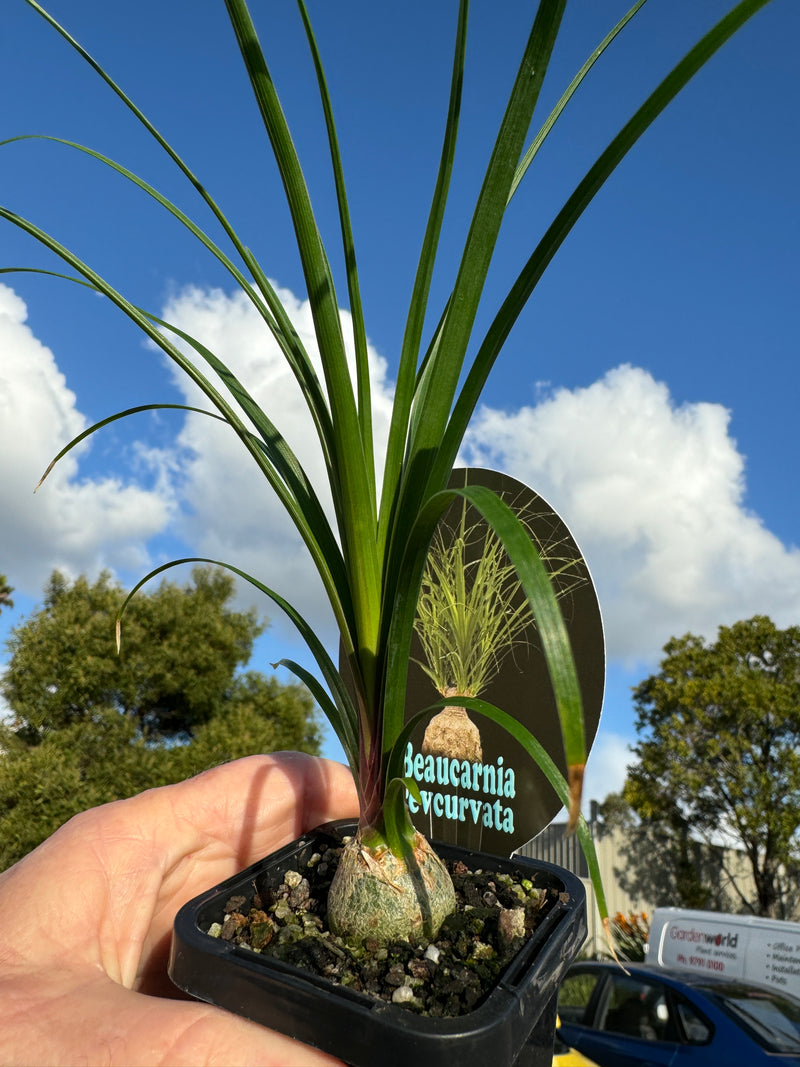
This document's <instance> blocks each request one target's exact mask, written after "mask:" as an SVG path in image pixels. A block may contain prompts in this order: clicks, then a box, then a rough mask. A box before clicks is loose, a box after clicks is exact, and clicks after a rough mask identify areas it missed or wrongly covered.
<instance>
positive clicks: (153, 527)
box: [0, 286, 800, 664]
mask: <svg viewBox="0 0 800 1067" xmlns="http://www.w3.org/2000/svg"><path fill="white" fill-rule="evenodd" d="M280 296H281V299H282V300H283V301H284V304H285V306H286V307H287V310H288V311H289V313H290V315H291V316H292V318H293V320H294V322H295V324H296V327H297V331H298V334H299V336H300V338H301V340H302V341H303V342H304V344H305V345H306V347H307V349H308V351H309V352H310V353H311V354H312V358H314V359H315V360H317V361H318V355H317V353H316V348H315V343H314V339H313V326H312V322H311V315H310V310H309V308H308V304H307V302H305V301H301V300H298V299H297V298H296V297H294V296H293V295H292V294H291V293H289V292H288V291H285V290H282V291H280ZM164 316H165V318H166V319H167V320H168V321H172V322H174V323H175V324H176V325H178V326H179V327H180V328H182V329H184V330H186V331H188V332H189V333H191V334H193V335H196V336H197V337H199V338H201V339H202V341H203V342H204V343H205V344H206V345H208V346H209V347H210V348H212V349H213V350H214V351H215V352H216V353H217V354H218V355H219V356H220V358H221V359H223V361H225V362H227V363H228V364H229V365H230V366H231V368H232V370H233V371H234V372H235V373H236V374H237V375H238V376H239V377H240V378H241V379H242V380H243V381H244V382H245V383H246V384H247V385H248V387H249V389H250V391H251V392H252V394H253V395H254V397H255V399H256V400H257V401H258V402H259V403H260V404H262V405H263V406H264V408H265V409H266V410H267V411H268V412H269V414H270V415H271V416H272V417H273V418H274V421H275V423H276V424H277V426H278V428H279V430H280V431H281V432H282V433H283V434H284V436H285V437H286V439H287V440H288V442H289V443H290V445H291V446H292V448H293V449H294V450H295V451H296V453H297V455H298V457H299V459H300V461H301V463H302V464H303V466H304V467H305V469H306V470H307V472H308V473H309V475H310V477H311V479H312V480H313V481H314V483H315V484H316V485H317V486H321V485H324V480H325V479H324V467H323V463H322V458H321V455H320V451H319V447H318V444H317V442H316V437H315V433H314V430H313V426H312V425H311V422H310V418H309V416H308V413H307V411H306V410H305V408H304V405H303V402H302V398H301V396H300V392H299V389H298V387H297V384H296V382H295V381H294V378H293V376H292V374H291V372H290V370H289V369H288V367H287V365H286V362H285V360H284V358H283V356H282V354H281V353H280V350H279V349H278V347H277V345H276V344H275V343H274V341H272V339H271V337H270V335H269V334H268V332H267V331H266V330H265V328H264V325H263V323H262V322H261V320H260V319H259V318H258V317H257V315H256V314H255V312H254V311H253V310H252V308H251V307H250V306H249V305H248V303H247V302H246V300H245V299H244V297H243V296H242V295H241V294H235V295H232V296H230V295H226V294H224V293H222V292H220V291H202V290H198V289H187V290H185V291H183V292H181V293H179V294H178V295H176V296H175V297H174V298H173V299H172V300H171V301H170V302H169V304H168V306H167V307H166V309H165V312H164ZM25 319H26V309H25V305H24V303H23V301H22V300H21V299H20V298H19V297H18V296H16V295H15V294H14V293H13V291H12V290H11V289H9V288H7V287H5V286H0V345H1V346H2V348H1V349H0V350H2V354H3V358H2V362H0V447H2V454H3V456H4V457H14V458H13V461H10V460H6V461H5V462H4V464H3V473H2V490H3V496H2V499H3V518H2V527H3V536H2V547H3V556H2V567H3V570H4V572H5V573H7V574H8V576H9V579H10V580H11V582H12V584H13V585H14V586H16V587H17V589H18V591H23V590H25V591H27V592H28V593H31V592H33V593H35V592H37V591H38V590H39V589H40V588H41V586H42V584H43V582H44V581H45V579H46V577H47V575H48V574H49V572H50V570H51V569H52V568H53V567H54V566H60V567H62V568H64V569H66V570H68V571H69V572H72V573H77V572H80V571H86V572H88V573H90V574H92V573H96V571H97V570H98V569H99V568H100V567H101V566H109V567H111V568H112V569H114V568H117V569H122V568H124V569H135V570H137V571H140V572H141V571H143V570H144V569H145V568H146V567H147V565H148V562H149V561H148V558H147V555H148V547H149V548H151V549H152V538H153V537H154V536H156V535H157V534H159V533H163V532H164V531H166V530H169V531H170V532H172V533H177V534H179V535H180V537H181V538H182V540H183V541H184V542H185V544H186V546H187V552H188V553H190V554H197V555H206V556H210V557H212V558H218V559H222V560H225V561H227V562H230V563H233V564H235V565H237V566H239V567H241V568H242V569H243V570H246V571H250V572H251V573H252V574H254V575H255V576H256V577H258V578H260V579H261V580H262V581H264V582H265V583H266V584H268V585H272V586H274V587H275V588H276V589H277V590H278V592H280V593H283V594H285V595H286V596H287V599H289V600H290V601H291V602H292V603H293V604H295V606H296V607H297V608H298V609H299V610H300V611H301V612H302V613H303V614H304V615H306V616H307V617H308V619H309V621H310V622H311V623H312V624H313V625H315V626H317V627H323V628H324V630H323V633H324V637H325V639H326V640H329V639H330V638H331V637H332V635H333V631H332V629H331V628H329V627H330V619H329V617H328V614H327V610H326V608H325V601H324V596H323V594H322V591H321V588H320V586H319V581H318V579H317V578H316V576H315V575H314V573H313V571H312V568H311V566H310V564H309V560H308V557H307V553H306V551H305V549H304V548H303V546H302V545H301V544H300V543H299V541H298V539H297V536H296V535H295V533H294V530H293V529H292V527H291V524H290V522H289V520H288V519H287V517H286V515H285V513H284V511H283V508H282V507H281V505H280V503H279V502H278V500H277V498H276V497H275V494H274V493H273V492H272V491H271V490H270V489H269V487H268V486H267V484H266V481H265V479H264V477H263V475H261V474H260V472H259V471H258V470H257V469H256V467H255V464H254V463H253V462H252V461H249V460H248V459H247V456H246V455H245V454H244V452H243V449H242V446H241V443H240V442H239V441H238V440H237V439H236V438H235V436H234V435H233V433H232V432H231V431H230V430H229V429H228V428H227V427H225V426H224V425H222V424H221V423H216V422H214V421H213V420H210V419H208V418H204V417H203V416H200V415H191V416H189V417H187V418H186V420H185V422H184V424H183V426H182V429H181V430H180V433H179V437H178V439H177V441H176V442H175V447H174V449H172V450H160V451H153V450H149V449H147V448H146V447H145V446H144V445H141V444H140V445H139V446H138V455H139V457H140V459H141V462H142V463H143V464H144V465H145V466H146V467H147V471H148V486H149V484H150V483H151V482H152V474H153V470H154V469H156V470H157V471H158V478H157V480H156V484H155V486H154V487H152V488H150V487H145V486H144V485H138V484H136V481H135V477H136V472H130V471H129V472H128V473H127V474H126V475H125V478H124V479H123V477H122V475H119V474H115V476H114V477H102V478H93V477H83V478H79V466H78V459H77V457H76V456H75V455H74V454H71V455H70V456H68V457H67V458H66V459H65V460H64V461H63V462H62V463H61V464H59V466H58V467H57V468H56V470H55V471H54V473H53V475H52V476H51V478H50V479H48V482H47V483H46V485H45V486H44V487H43V489H42V490H41V491H40V493H39V494H38V495H37V496H36V497H34V496H33V494H32V491H31V490H32V487H33V485H34V484H35V483H36V481H37V479H38V477H39V475H40V473H41V470H42V468H43V466H44V465H45V463H46V462H47V460H48V459H49V458H50V457H51V456H52V455H54V454H55V452H56V451H57V450H58V448H59V447H60V446H61V445H62V444H63V443H64V442H65V441H67V440H69V439H70V437H72V436H73V435H74V434H76V433H78V432H80V430H81V429H82V428H83V427H84V425H85V420H84V418H83V416H82V415H81V414H80V412H79V411H78V410H77V408H76V401H75V396H74V394H73V393H72V392H71V391H70V390H69V389H68V388H67V385H66V382H65V379H64V376H63V374H62V373H61V371H60V370H59V369H58V367H57V365H56V362H55V359H54V357H53V354H52V353H51V352H50V351H49V350H48V349H47V348H45V347H44V346H43V345H42V344H41V343H40V342H39V341H38V340H37V339H36V337H35V336H34V334H33V332H32V331H31V329H30V328H29V327H28V326H27V325H26V324H25ZM343 325H344V330H345V335H346V336H349V333H350V326H349V319H348V316H347V315H346V314H344V313H343ZM370 357H371V362H372V370H373V389H374V395H373V401H374V405H375V410H376V419H375V422H376V438H377V440H378V441H379V442H380V441H383V440H384V439H385V435H386V432H387V428H388V423H389V415H390V410H391V397H392V385H391V382H390V381H389V380H388V378H387V369H386V363H385V361H384V360H383V359H382V358H380V357H379V356H378V355H377V354H376V353H375V352H374V351H373V350H370ZM174 380H175V382H176V384H177V385H178V387H179V388H180V389H181V390H182V392H183V394H184V396H185V397H186V399H187V401H188V402H190V403H196V402H197V400H198V397H197V395H196V392H195V390H194V387H192V386H191V384H190V383H189V381H188V379H186V377H185V376H184V375H183V374H182V373H181V372H179V371H177V370H175V372H174ZM20 442H23V444H22V445H20ZM380 451H381V449H380V447H379V452H380ZM464 458H465V459H466V461H468V462H470V463H474V464H483V465H487V466H494V467H498V468H500V469H503V470H506V471H508V472H509V473H510V474H513V475H515V476H516V477H518V478H520V479H521V480H522V481H524V482H526V483H528V484H529V485H531V486H533V487H534V488H535V489H537V490H538V491H539V492H541V493H542V495H543V496H544V497H545V498H546V499H547V500H549V502H550V503H551V504H552V505H553V507H555V508H556V509H557V510H558V511H559V513H560V514H561V515H562V516H563V517H564V519H565V520H566V521H567V523H568V524H569V525H570V527H571V528H572V530H573V532H574V533H575V535H576V537H577V539H578V541H579V543H580V544H581V545H582V548H583V550H584V552H585V554H586V557H587V559H588V561H589V564H590V567H591V568H592V572H593V574H594V577H595V581H596V584H597V587H598V593H599V596H600V601H601V604H602V607H603V613H604V618H605V624H606V631H607V637H608V648H609V658H610V659H611V660H615V661H617V662H628V663H632V662H636V663H647V664H652V663H654V662H655V661H656V659H657V658H658V654H659V651H660V649H661V646H662V645H663V643H664V642H665V641H666V640H667V639H668V638H669V637H670V636H671V635H673V634H681V633H684V632H686V631H687V630H692V631H694V632H699V633H704V634H706V635H707V636H711V637H713V636H714V634H715V632H716V627H717V626H718V625H719V624H720V623H725V622H732V621H734V620H735V619H737V618H744V617H747V616H749V615H752V614H754V613H756V612H766V613H768V614H770V615H771V616H772V617H773V618H774V619H775V621H776V622H778V623H779V625H788V624H790V623H794V622H796V621H797V619H796V615H795V612H796V605H797V603H798V601H799V600H800V597H799V596H798V594H800V553H799V552H798V551H797V550H796V549H793V548H792V549H788V548H786V547H785V546H783V545H782V544H781V543H780V541H779V540H778V539H777V538H776V537H774V536H773V535H772V534H771V533H770V532H769V531H768V530H767V529H765V527H764V525H763V524H762V522H761V521H760V520H759V519H758V517H757V516H755V515H753V514H751V513H749V512H748V511H747V510H746V508H745V507H744V504H743V499H744V460H743V457H742V456H741V454H740V453H739V452H738V450H737V447H736V443H735V441H733V440H732V438H731V437H730V434H729V415H728V412H727V411H726V410H725V409H723V408H722V407H720V406H719V405H717V404H710V403H704V404H687V405H684V406H676V405H675V404H674V402H673V401H672V399H671V397H670V395H669V391H668V389H667V387H666V385H664V384H663V383H659V382H656V381H655V380H654V379H653V378H652V377H651V376H650V375H649V374H647V373H646V372H645V371H643V370H641V369H637V368H634V367H630V366H623V367H618V368H616V369H615V370H612V371H610V372H609V373H608V374H606V375H605V377H604V378H602V379H601V380H600V381H598V382H595V383H594V384H592V385H590V386H588V387H587V388H583V389H576V390H574V391H568V390H563V389H562V390H557V391H555V392H554V393H552V394H549V395H548V394H546V393H545V394H544V397H543V399H542V400H540V402H539V403H537V405H536V406H535V407H525V408H520V409H517V410H512V411H499V410H494V409H490V408H482V409H481V410H480V411H479V412H478V413H477V415H476V418H475V420H474V424H473V426H472V428H471V430H470V433H469V435H468V440H467V443H466V447H465V450H464ZM381 460H382V455H379V467H380V461H381ZM323 503H325V505H326V506H328V505H327V501H324V502H323ZM148 543H149V544H148ZM252 599H253V598H252V596H251V595H250V594H249V593H248V601H249V602H252ZM263 610H265V611H266V612H267V613H268V614H269V615H270V616H271V618H272V620H273V624H274V626H276V627H277V626H278V625H279V613H278V612H277V611H275V610H270V609H269V607H268V605H263ZM284 632H287V631H284Z"/></svg>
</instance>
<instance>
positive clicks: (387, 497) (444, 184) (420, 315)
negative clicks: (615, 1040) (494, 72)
mask: <svg viewBox="0 0 800 1067" xmlns="http://www.w3.org/2000/svg"><path fill="white" fill-rule="evenodd" d="M468 12H469V3H468V0H461V2H460V3H459V9H458V25H457V28H456V44H455V54H454V56H453V69H452V74H451V77H450V100H449V104H448V109H447V122H446V124H445V131H444V142H443V144H442V152H441V158H440V160H439V171H438V173H437V175H436V185H435V187H434V191H433V199H432V202H431V208H430V212H429V215H428V223H427V226H426V228H425V236H424V238H423V242H422V251H421V252H420V257H419V264H418V266H417V272H416V275H415V278H414V287H413V290H412V294H411V303H410V305H409V309H408V316H407V319H406V327H405V331H404V334H403V344H402V347H401V350H400V362H399V365H398V370H397V381H396V383H395V391H394V400H393V403H392V418H391V424H390V427H389V438H388V441H387V446H386V461H385V464H384V477H383V495H382V499H381V514H380V522H379V533H378V536H379V540H380V544H381V547H382V548H383V546H384V544H385V542H386V537H387V531H388V528H389V523H390V521H391V517H392V513H393V507H394V499H395V490H396V487H397V485H398V483H399V480H400V474H401V471H402V464H403V458H404V456H405V451H406V446H407V443H408V428H409V417H410V414H411V406H412V403H413V400H414V395H415V392H416V388H417V369H418V368H417V365H418V362H419V351H420V339H421V337H422V330H423V327H424V324H425V314H426V311H427V307H428V296H429V293H430V285H431V278H432V276H433V268H434V264H435V262H436V252H437V249H438V246H439V236H440V233H441V229H442V221H443V219H444V211H445V207H446V205H447V195H448V191H449V189H450V177H451V174H452V171H453V159H454V157H455V151H456V141H457V137H458V120H459V115H460V112H461V95H462V86H463V82H464V57H465V53H466V47H467V21H468Z"/></svg>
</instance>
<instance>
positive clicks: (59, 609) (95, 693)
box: [0, 569, 321, 869]
mask: <svg viewBox="0 0 800 1067" xmlns="http://www.w3.org/2000/svg"><path fill="white" fill-rule="evenodd" d="M123 596H124V594H123V592H122V589H121V588H119V587H118V586H116V585H115V584H114V583H113V582H112V581H111V579H110V577H109V575H107V574H104V575H101V577H100V578H99V579H98V580H97V581H96V582H94V583H89V582H87V580H86V579H85V578H79V579H78V580H77V581H76V582H74V583H72V584H70V583H69V582H68V581H67V580H66V579H65V578H64V577H63V576H62V575H60V574H57V573H56V574H54V575H53V576H52V577H51V579H50V581H49V583H48V586H47V589H46V593H45V601H44V605H43V607H42V608H41V609H40V610H39V611H38V612H36V613H34V614H33V615H32V616H31V617H30V618H29V619H28V620H26V621H25V622H24V623H22V624H20V625H19V626H17V627H16V628H15V629H14V630H13V631H12V634H11V637H10V639H9V641H8V646H9V650H10V652H11V660H10V663H9V666H8V670H7V672H6V675H5V677H4V678H3V681H2V686H1V691H2V693H3V696H4V697H5V699H6V701H7V703H8V705H9V707H10V709H11V713H12V717H11V720H10V722H9V723H8V724H7V726H6V727H5V729H4V732H3V736H2V737H0V750H2V755H0V869H3V868H5V867H7V866H9V865H10V864H11V863H14V862H15V861H16V860H18V859H19V858H20V857H21V856H23V855H25V854H26V853H27V852H29V851H30V850H31V849H32V848H34V847H35V846H36V845H37V844H39V843H40V842H41V841H42V840H44V838H45V837H47V836H48V835H49V834H51V833H52V832H53V831H54V830H55V829H57V827H58V826H60V825H61V824H62V823H63V822H64V821H65V820H66V819H68V818H70V817H71V816H72V815H74V814H76V813H77V812H78V811H81V810H83V809H85V808H88V807H92V806H94V805H96V804H102V803H106V802H108V801H111V800H116V799H119V798H121V797H125V796H131V795H133V794H134V793H137V792H140V791H141V790H143V789H147V788H150V787H153V786H157V785H165V784H168V783H170V782H175V781H179V780H180V779H182V778H185V777H188V776H189V775H191V774H195V773H197V772H199V771H202V770H204V769H206V768H207V767H210V766H213V765H214V764H217V763H222V762H224V761H226V760H230V759H236V758H238V757H240V756H246V755H250V754H251V753H257V752H270V751H276V750H278V749H301V750H303V751H306V752H311V753H315V754H316V753H318V752H319V748H320V740H321V736H320V731H319V727H318V722H317V717H316V712H315V708H314V703H313V701H312V699H311V697H310V695H309V694H308V692H307V690H306V689H305V688H304V687H302V686H300V685H298V684H291V685H284V684H282V683H280V682H279V681H278V680H277V679H276V678H274V677H267V676H265V675H262V674H260V673H258V672H255V671H248V672H246V673H241V672H240V670H239V669H240V668H241V667H242V666H243V665H244V664H245V663H246V662H247V661H248V660H249V658H250V654H251V651H252V646H253V641H254V639H255V637H256V636H258V634H259V633H261V631H262V630H263V624H262V623H260V622H259V621H258V619H257V617H256V615H255V613H254V612H236V611H233V610H232V609H231V608H230V606H229V602H230V600H231V598H232V596H233V580H232V579H231V578H230V576H229V575H227V574H225V573H224V572H221V571H215V570H211V569H198V570H195V571H194V572H193V573H192V580H191V583H190V584H189V585H187V586H186V587H180V586H176V585H173V584H169V583H164V584H163V585H161V586H160V587H159V588H158V589H156V590H155V591H154V592H152V593H150V594H149V595H148V594H140V595H139V596H138V597H137V598H136V599H135V600H134V601H133V602H132V604H131V607H130V610H129V612H127V613H126V616H125V624H124V633H123V649H122V654H121V655H120V656H118V655H117V652H116V647H115V638H114V620H115V616H116V612H117V610H118V608H119V605H120V603H121V602H122V599H123Z"/></svg>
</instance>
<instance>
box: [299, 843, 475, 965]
mask: <svg viewBox="0 0 800 1067" xmlns="http://www.w3.org/2000/svg"><path fill="white" fill-rule="evenodd" d="M336 863H337V866H336V878H335V879H334V880H333V881H332V882H331V884H330V887H329V891H328V915H329V926H330V929H331V931H332V932H333V933H335V934H337V935H339V936H340V937H342V938H343V939H344V940H345V941H347V942H350V943H354V944H358V943H359V942H362V941H366V940H368V939H369V940H375V941H378V942H380V943H381V944H382V945H386V944H389V943H391V942H392V941H396V940H397V939H398V938H402V937H403V935H404V934H405V933H406V932H407V931H409V930H410V931H412V934H413V935H415V936H418V937H428V938H429V939H432V938H433V937H434V936H435V935H436V934H437V933H438V932H439V928H440V927H441V925H442V922H443V921H444V919H445V918H446V916H447V915H449V914H450V913H451V912H452V911H454V910H455V906H456V898H455V894H454V892H453V885H452V882H451V880H450V877H449V875H448V873H447V870H446V868H445V866H444V864H443V863H442V861H441V860H440V859H439V857H438V855H437V854H436V852H435V851H434V850H433V849H432V848H431V846H430V845H429V843H428V841H427V840H426V839H425V838H424V837H423V836H422V834H420V833H417V834H416V835H415V839H414V847H413V853H412V858H411V862H410V863H406V862H404V861H403V860H399V859H397V857H396V856H393V855H392V853H391V852H390V851H389V849H388V848H387V847H386V846H385V845H384V846H381V847H379V848H378V849H371V848H368V847H365V846H364V845H363V844H362V842H361V839H360V835H356V836H355V837H351V838H350V840H349V841H347V842H346V843H345V845H344V848H343V849H341V851H340V854H339V855H338V856H337V858H336ZM313 869H314V868H313V867H311V868H310V870H313ZM334 898H335V900H334ZM334 903H335V905H336V906H335V909H334ZM322 911H324V901H321V902H320V907H319V908H318V912H322ZM334 914H336V916H338V918H337V921H336V922H334V921H333V920H334Z"/></svg>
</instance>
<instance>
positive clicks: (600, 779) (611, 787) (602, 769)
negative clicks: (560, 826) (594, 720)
mask: <svg viewBox="0 0 800 1067" xmlns="http://www.w3.org/2000/svg"><path fill="white" fill-rule="evenodd" d="M630 744H631V738H629V737H622V736H621V735H620V734H615V733H612V732H610V731H606V730H604V729H603V725H602V723H601V724H600V729H599V730H598V731H597V736H596V738H595V740H594V744H593V745H592V750H591V752H590V753H589V759H588V762H587V764H586V775H585V777H584V780H583V797H584V803H583V809H584V811H585V812H586V813H587V814H588V807H589V801H591V800H605V798H606V797H607V796H608V795H609V793H618V792H620V790H621V789H622V787H623V785H624V784H625V779H626V777H627V768H628V766H629V765H630V764H632V763H635V762H636V761H635V759H634V756H633V754H632V753H631V750H630V747H629V746H630Z"/></svg>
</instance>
